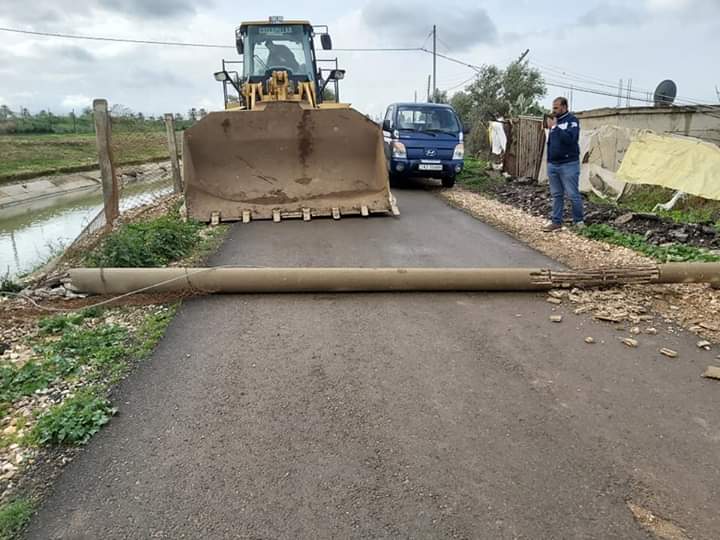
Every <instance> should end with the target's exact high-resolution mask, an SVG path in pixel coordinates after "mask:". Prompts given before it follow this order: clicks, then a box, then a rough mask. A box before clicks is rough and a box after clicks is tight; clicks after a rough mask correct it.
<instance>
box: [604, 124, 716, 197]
mask: <svg viewBox="0 0 720 540" xmlns="http://www.w3.org/2000/svg"><path fill="white" fill-rule="evenodd" d="M617 178H618V180H624V181H625V182H630V183H633V184H653V185H656V186H665V187H668V188H672V189H676V190H679V191H684V192H685V193H690V194H691V195H697V196H698V197H704V198H706V199H716V200H720V147H718V146H716V145H714V144H710V143H706V142H703V141H701V140H699V139H692V138H687V137H672V136H668V135H665V136H662V135H656V134H654V133H643V134H641V135H639V136H638V138H637V139H635V140H634V141H633V142H632V143H630V146H629V147H628V150H627V153H626V154H625V157H624V158H623V160H622V164H621V165H620V169H618V172H617Z"/></svg>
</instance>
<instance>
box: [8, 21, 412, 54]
mask: <svg viewBox="0 0 720 540" xmlns="http://www.w3.org/2000/svg"><path fill="white" fill-rule="evenodd" d="M0 32H10V33H14V34H25V35H31V36H41V37H54V38H61V39H80V40H89V41H106V42H113V43H132V44H135V45H164V46H174V47H199V48H206V49H235V46H234V45H220V44H217V43H189V42H185V41H159V40H152V39H130V38H115V37H107V36H86V35H79V34H63V33H59V32H38V31H35V30H20V29H18V28H6V27H0ZM333 50H334V51H341V52H396V51H397V52H408V51H420V50H421V47H376V48H341V49H333Z"/></svg>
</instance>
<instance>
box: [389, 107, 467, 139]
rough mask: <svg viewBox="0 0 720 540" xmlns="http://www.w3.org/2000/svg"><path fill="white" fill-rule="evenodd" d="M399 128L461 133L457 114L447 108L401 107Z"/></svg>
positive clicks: (398, 117) (398, 119)
mask: <svg viewBox="0 0 720 540" xmlns="http://www.w3.org/2000/svg"><path fill="white" fill-rule="evenodd" d="M397 128H398V129H409V130H412V131H429V132H441V133H452V134H457V133H458V132H459V131H460V125H459V124H458V121H457V118H456V116H455V113H454V112H453V111H452V110H451V109H446V108H445V107H400V108H399V109H398V115H397Z"/></svg>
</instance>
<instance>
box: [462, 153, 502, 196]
mask: <svg viewBox="0 0 720 540" xmlns="http://www.w3.org/2000/svg"><path fill="white" fill-rule="evenodd" d="M502 181H503V179H502V178H500V177H497V176H496V175H491V174H490V171H488V163H487V161H484V160H482V159H475V158H466V159H465V168H464V169H463V171H462V172H461V173H460V174H459V175H458V177H457V178H456V182H457V183H458V184H459V185H461V186H462V187H464V188H465V189H467V190H470V191H476V192H484V193H488V192H491V191H492V188H493V187H494V186H497V185H499V184H500V183H501V182H502Z"/></svg>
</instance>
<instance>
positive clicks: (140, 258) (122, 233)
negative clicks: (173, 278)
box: [86, 216, 201, 268]
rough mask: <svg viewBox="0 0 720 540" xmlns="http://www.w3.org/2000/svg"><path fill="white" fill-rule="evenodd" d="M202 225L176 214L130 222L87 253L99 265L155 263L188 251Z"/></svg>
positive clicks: (155, 264)
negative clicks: (96, 248)
mask: <svg viewBox="0 0 720 540" xmlns="http://www.w3.org/2000/svg"><path fill="white" fill-rule="evenodd" d="M200 227H201V225H200V224H199V223H197V222H193V221H187V222H184V221H182V220H180V219H179V218H177V217H175V216H163V217H160V218H157V219H154V220H151V221H145V222H141V223H130V224H127V225H124V226H123V227H121V228H120V229H119V230H117V231H116V232H114V233H112V234H111V235H110V236H109V237H108V238H107V239H106V240H105V241H104V242H103V243H102V244H101V245H100V247H99V248H98V250H97V251H96V252H94V253H92V254H90V255H89V256H88V257H87V260H86V263H87V264H89V265H90V266H100V267H120V268H127V267H143V268H149V267H158V266H165V265H166V264H168V263H169V262H172V261H176V260H178V259H181V258H182V257H185V256H187V255H189V254H190V252H191V250H192V248H193V246H194V245H195V244H196V243H197V242H198V240H199V235H198V232H199V230H200Z"/></svg>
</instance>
